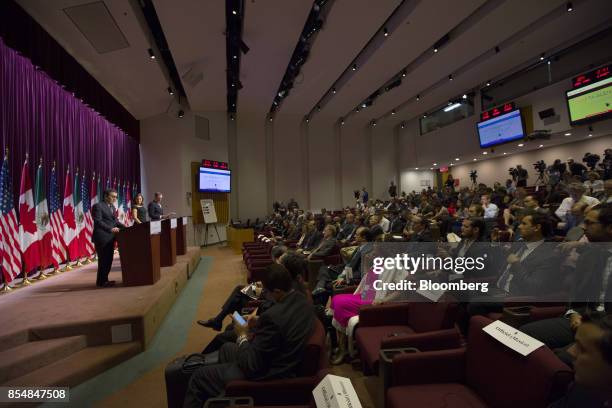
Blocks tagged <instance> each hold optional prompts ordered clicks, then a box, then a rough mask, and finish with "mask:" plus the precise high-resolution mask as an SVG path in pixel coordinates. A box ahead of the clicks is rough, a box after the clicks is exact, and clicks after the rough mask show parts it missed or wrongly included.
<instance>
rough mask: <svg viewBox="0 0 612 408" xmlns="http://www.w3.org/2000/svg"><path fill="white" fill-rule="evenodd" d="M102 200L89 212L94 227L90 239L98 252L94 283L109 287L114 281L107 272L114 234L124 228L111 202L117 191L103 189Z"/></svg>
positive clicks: (108, 270) (111, 259)
mask: <svg viewBox="0 0 612 408" xmlns="http://www.w3.org/2000/svg"><path fill="white" fill-rule="evenodd" d="M103 196H104V201H101V202H99V203H96V204H94V206H93V207H92V208H91V214H92V217H93V221H94V229H93V233H92V236H91V240H92V242H93V243H94V245H95V247H96V254H98V276H97V279H96V285H97V286H98V287H104V288H106V287H111V286H114V285H115V281H109V280H108V274H109V272H110V269H111V266H112V264H113V253H114V250H115V236H116V235H117V234H118V233H119V231H120V230H121V229H123V228H125V225H123V224H121V223H120V222H119V220H117V217H116V216H115V211H114V208H113V204H114V203H115V202H116V201H117V191H116V190H113V189H108V190H105V191H104V193H103Z"/></svg>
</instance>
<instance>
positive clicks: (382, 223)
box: [378, 211, 391, 234]
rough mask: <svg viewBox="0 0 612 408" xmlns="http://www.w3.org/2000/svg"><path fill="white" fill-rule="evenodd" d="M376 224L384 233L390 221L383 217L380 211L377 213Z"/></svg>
mask: <svg viewBox="0 0 612 408" xmlns="http://www.w3.org/2000/svg"><path fill="white" fill-rule="evenodd" d="M378 225H380V227H381V228H382V230H383V232H384V233H385V234H386V233H387V232H389V226H390V225H391V222H390V221H389V219H388V218H387V217H385V215H384V213H383V212H382V211H381V212H379V213H378Z"/></svg>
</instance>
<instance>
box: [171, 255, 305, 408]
mask: <svg viewBox="0 0 612 408" xmlns="http://www.w3.org/2000/svg"><path fill="white" fill-rule="evenodd" d="M292 284H293V279H292V278H291V275H290V273H289V272H288V271H287V269H286V268H285V267H283V266H282V265H276V264H273V265H271V266H270V267H269V269H268V273H267V274H266V276H265V279H264V281H263V286H264V289H266V290H267V291H268V292H269V294H270V295H269V296H270V297H271V298H272V299H273V300H274V302H275V303H274V305H273V306H271V307H270V308H269V309H267V310H266V311H265V312H264V313H262V314H261V316H259V319H258V320H257V325H256V327H255V330H254V333H253V336H251V337H249V336H248V327H247V325H244V326H243V325H240V324H239V323H238V322H234V330H235V332H236V334H237V335H238V338H237V340H236V342H235V343H227V344H224V345H223V346H221V349H220V350H219V355H218V357H219V363H218V364H213V365H208V366H204V367H201V368H199V369H197V370H196V371H195V372H194V373H193V375H192V376H191V379H190V380H189V387H188V389H187V393H186V395H185V402H184V405H183V406H184V407H185V408H202V406H203V405H204V403H205V402H206V400H207V399H209V398H213V397H217V396H219V395H222V394H223V392H224V389H225V386H226V385H227V383H229V382H230V381H233V380H242V379H248V380H251V381H258V380H262V381H263V380H273V379H281V378H291V377H293V376H295V375H296V374H297V371H298V369H299V366H300V364H301V363H302V360H303V354H304V347H305V345H306V343H307V342H308V340H309V338H310V336H311V334H312V331H313V328H314V319H315V315H314V310H313V308H312V305H310V304H309V303H308V301H307V300H306V297H304V295H302V294H301V293H299V292H298V291H296V290H295V289H293V288H292Z"/></svg>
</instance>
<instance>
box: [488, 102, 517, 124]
mask: <svg viewBox="0 0 612 408" xmlns="http://www.w3.org/2000/svg"><path fill="white" fill-rule="evenodd" d="M514 109H515V107H514V102H508V103H504V104H503V105H500V106H496V107H495V108H493V109H489V110H488V111H484V112H482V113H481V114H480V120H481V121H484V120H489V119H493V118H496V117H498V116H500V115H503V114H504V113H508V112H510V111H513V110H514Z"/></svg>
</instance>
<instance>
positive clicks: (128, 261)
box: [117, 221, 161, 286]
mask: <svg viewBox="0 0 612 408" xmlns="http://www.w3.org/2000/svg"><path fill="white" fill-rule="evenodd" d="M160 233H161V225H160V222H159V221H152V222H144V223H142V224H135V225H133V226H131V227H129V228H126V229H124V230H122V231H121V232H120V233H119V235H118V236H117V241H118V242H119V258H120V260H121V278H122V280H123V286H140V285H153V284H154V283H155V282H157V281H158V280H159V276H160V274H159V243H160Z"/></svg>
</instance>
